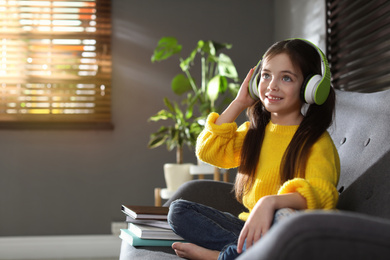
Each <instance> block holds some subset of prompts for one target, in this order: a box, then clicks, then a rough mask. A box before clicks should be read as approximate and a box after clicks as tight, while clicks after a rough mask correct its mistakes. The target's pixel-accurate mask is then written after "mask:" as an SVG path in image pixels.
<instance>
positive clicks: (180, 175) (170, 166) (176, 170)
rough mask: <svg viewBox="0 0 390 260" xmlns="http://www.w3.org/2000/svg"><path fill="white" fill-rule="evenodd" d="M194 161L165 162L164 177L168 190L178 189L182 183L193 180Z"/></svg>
mask: <svg viewBox="0 0 390 260" xmlns="http://www.w3.org/2000/svg"><path fill="white" fill-rule="evenodd" d="M191 165H193V164H192V163H183V164H176V163H166V164H164V177H165V183H166V185H167V190H168V191H176V190H177V189H178V188H179V187H180V185H182V184H183V183H185V182H187V181H190V180H192V175H191V174H190V166H191Z"/></svg>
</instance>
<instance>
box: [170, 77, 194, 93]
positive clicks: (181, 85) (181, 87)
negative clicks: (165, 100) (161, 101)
mask: <svg viewBox="0 0 390 260" xmlns="http://www.w3.org/2000/svg"><path fill="white" fill-rule="evenodd" d="M171 87H172V90H173V92H175V94H177V95H182V94H183V93H185V92H187V91H190V90H192V87H191V83H190V81H189V80H188V78H187V77H186V76H185V75H184V74H178V75H176V76H175V77H174V78H173V79H172V82H171Z"/></svg>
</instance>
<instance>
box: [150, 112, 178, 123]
mask: <svg viewBox="0 0 390 260" xmlns="http://www.w3.org/2000/svg"><path fill="white" fill-rule="evenodd" d="M168 118H173V115H172V113H169V112H168V111H167V110H165V109H163V110H160V111H159V112H158V113H157V114H155V115H154V116H151V117H149V121H153V122H156V121H159V120H167V119H168Z"/></svg>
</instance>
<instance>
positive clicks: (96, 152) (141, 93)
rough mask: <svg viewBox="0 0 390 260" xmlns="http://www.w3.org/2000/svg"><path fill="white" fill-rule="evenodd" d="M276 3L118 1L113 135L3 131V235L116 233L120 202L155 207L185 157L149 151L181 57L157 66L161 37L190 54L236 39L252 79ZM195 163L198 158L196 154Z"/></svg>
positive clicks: (239, 60) (269, 36) (240, 62)
mask: <svg viewBox="0 0 390 260" xmlns="http://www.w3.org/2000/svg"><path fill="white" fill-rule="evenodd" d="M273 8H274V6H273V1H272V0H267V1H257V0H247V1H239V0H214V1H210V0H197V1H182V0H164V1H161V0H143V1H135V0H126V1H123V0H113V1H112V25H113V29H112V56H113V57H112V59H113V72H112V87H113V92H112V93H113V96H112V114H113V123H114V125H115V130H113V131H38V130H36V131H31V130H21V131H5V130H2V131H0V145H1V150H0V158H1V159H0V162H1V163H0V173H1V175H0V176H1V181H0V236H18V235H65V234H104V233H110V223H111V221H121V220H123V219H124V217H123V214H122V213H121V212H120V205H121V204H122V203H126V204H144V205H152V204H153V189H154V187H164V185H165V184H164V179H163V172H162V166H163V164H164V163H165V162H174V161H175V153H174V152H170V153H168V152H167V151H166V150H165V149H164V148H159V149H154V150H149V149H147V147H146V144H147V142H148V139H149V134H150V133H151V132H152V131H155V130H156V129H157V124H153V123H147V118H148V117H149V116H150V115H152V114H154V113H155V112H157V111H158V110H160V109H161V108H162V107H163V102H162V98H163V97H164V96H169V97H173V95H172V93H171V91H170V89H169V85H170V81H171V78H172V77H173V76H174V75H176V73H178V72H179V71H180V69H179V67H178V63H177V61H176V60H174V59H172V60H170V61H166V62H163V63H157V64H151V63H150V56H151V54H152V51H153V49H154V47H155V46H156V43H157V41H158V39H159V38H160V37H162V36H175V37H177V38H178V39H179V41H180V42H181V43H182V44H183V45H184V50H183V53H185V54H186V55H187V54H188V52H189V51H190V50H191V49H192V48H193V47H194V46H195V44H196V42H197V41H198V40H199V39H206V40H207V39H212V40H216V41H220V42H230V43H232V44H233V49H232V50H230V51H229V52H228V54H229V55H230V56H231V58H232V59H233V61H234V62H235V64H236V67H237V69H238V72H239V75H240V77H241V78H244V77H245V75H246V73H247V71H248V70H249V68H250V67H251V66H253V65H255V64H256V62H257V60H258V59H259V58H260V56H261V55H262V53H263V52H264V51H265V49H266V47H268V46H269V45H270V44H271V43H272V42H273V39H274V33H273V28H274V17H273V10H274V9H273ZM185 159H186V161H194V160H195V157H194V155H193V152H189V151H187V153H186V158H185Z"/></svg>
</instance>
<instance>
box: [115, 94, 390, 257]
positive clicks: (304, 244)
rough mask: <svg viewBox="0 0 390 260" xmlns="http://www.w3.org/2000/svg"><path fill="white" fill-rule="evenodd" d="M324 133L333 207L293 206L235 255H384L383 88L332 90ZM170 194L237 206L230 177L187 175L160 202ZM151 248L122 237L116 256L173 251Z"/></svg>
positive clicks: (388, 247) (389, 234)
mask: <svg viewBox="0 0 390 260" xmlns="http://www.w3.org/2000/svg"><path fill="white" fill-rule="evenodd" d="M329 133H330V134H331V136H332V138H333V141H334V142H335V144H336V147H337V149H338V151H339V155H340V160H341V176H340V182H339V185H338V188H339V191H340V199H339V203H338V206H337V210H334V211H321V210H318V211H306V212H302V213H298V214H296V215H295V216H292V217H290V218H288V219H286V220H285V221H282V222H281V223H279V224H278V225H275V226H274V227H272V228H271V229H270V231H269V232H268V233H267V234H266V235H265V236H264V237H263V238H262V239H261V240H259V241H258V242H257V243H256V244H255V245H254V246H253V247H252V248H250V249H249V250H247V251H246V252H245V253H244V254H242V255H241V256H240V257H239V259H243V260H256V259H258V260H260V259H262V260H263V259H264V260H270V259H283V260H289V259H310V260H312V259H316V260H322V259H323V260H325V259H326V260H328V259H354V260H356V259H376V260H377V259H389V256H390V206H389V204H387V203H388V202H389V201H390V191H389V189H390V90H386V91H382V92H376V93H369V94H363V93H352V92H342V91H337V105H336V116H335V123H334V125H333V126H332V127H331V128H330V129H329ZM177 198H183V199H187V200H192V201H195V202H199V203H203V204H206V205H209V206H212V207H215V208H217V209H220V210H223V211H228V212H231V213H233V214H237V213H239V212H241V211H242V210H243V206H242V205H241V204H239V203H238V202H237V201H236V200H235V199H234V196H233V193H232V184H230V183H223V182H215V181H205V180H203V181H199V180H198V181H191V182H188V183H186V184H184V185H183V186H182V187H180V189H179V190H178V191H177V192H176V194H175V195H174V197H172V198H171V199H170V200H169V201H168V202H167V203H166V204H165V205H166V206H168V205H169V203H170V202H171V201H173V200H175V199H177ZM150 249H151V248H147V249H145V248H144V249H135V248H134V247H131V246H129V245H126V244H125V243H122V250H121V258H120V259H121V260H127V259H137V257H139V259H142V260H145V259H177V257H176V256H175V255H173V253H174V252H173V250H172V249H170V248H154V249H155V250H158V251H159V252H153V251H150ZM160 250H163V251H165V252H162V251H160Z"/></svg>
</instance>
